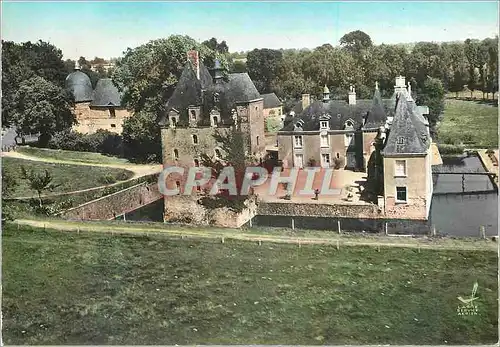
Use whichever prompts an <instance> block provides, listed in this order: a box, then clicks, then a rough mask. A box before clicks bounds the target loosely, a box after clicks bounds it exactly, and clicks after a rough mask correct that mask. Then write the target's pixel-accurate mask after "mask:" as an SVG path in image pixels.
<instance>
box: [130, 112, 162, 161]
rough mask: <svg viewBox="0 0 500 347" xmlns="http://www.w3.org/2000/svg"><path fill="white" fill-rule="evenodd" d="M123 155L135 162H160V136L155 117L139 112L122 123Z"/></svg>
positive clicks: (148, 113) (151, 114)
mask: <svg viewBox="0 0 500 347" xmlns="http://www.w3.org/2000/svg"><path fill="white" fill-rule="evenodd" d="M122 136H123V143H124V147H125V148H124V155H125V157H127V158H130V159H132V160H134V161H137V162H152V161H154V162H161V161H162V157H161V136H160V130H159V128H158V123H157V122H156V115H155V114H153V113H150V112H146V111H139V112H137V113H135V114H134V115H133V116H132V117H129V118H126V119H125V121H124V122H123V132H122Z"/></svg>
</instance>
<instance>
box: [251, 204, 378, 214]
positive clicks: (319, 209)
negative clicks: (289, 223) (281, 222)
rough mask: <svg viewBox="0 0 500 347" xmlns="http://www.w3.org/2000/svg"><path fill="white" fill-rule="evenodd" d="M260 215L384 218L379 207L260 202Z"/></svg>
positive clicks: (258, 211) (258, 212) (258, 210)
mask: <svg viewBox="0 0 500 347" xmlns="http://www.w3.org/2000/svg"><path fill="white" fill-rule="evenodd" d="M257 214H258V215H263V216H292V217H294V216H300V217H342V218H383V217H384V216H383V213H382V210H381V209H379V207H378V206H377V205H356V204H335V205H329V204H311V203H293V202H282V203H281V202H263V201H261V202H259V205H258V209H257Z"/></svg>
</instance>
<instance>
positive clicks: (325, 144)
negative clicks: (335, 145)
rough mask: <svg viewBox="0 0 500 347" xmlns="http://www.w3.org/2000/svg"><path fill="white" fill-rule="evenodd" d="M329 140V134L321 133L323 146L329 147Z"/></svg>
mask: <svg viewBox="0 0 500 347" xmlns="http://www.w3.org/2000/svg"><path fill="white" fill-rule="evenodd" d="M328 140H329V139H328V135H320V142H321V147H328V146H329V141H328Z"/></svg>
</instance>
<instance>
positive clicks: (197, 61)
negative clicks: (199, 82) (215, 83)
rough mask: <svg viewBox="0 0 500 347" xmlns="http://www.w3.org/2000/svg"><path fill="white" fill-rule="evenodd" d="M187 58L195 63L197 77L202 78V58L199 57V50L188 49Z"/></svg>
mask: <svg viewBox="0 0 500 347" xmlns="http://www.w3.org/2000/svg"><path fill="white" fill-rule="evenodd" d="M187 58H188V60H189V61H190V62H191V64H192V65H193V69H194V72H195V73H196V78H197V79H200V59H199V57H198V51H194V50H192V51H188V52H187Z"/></svg>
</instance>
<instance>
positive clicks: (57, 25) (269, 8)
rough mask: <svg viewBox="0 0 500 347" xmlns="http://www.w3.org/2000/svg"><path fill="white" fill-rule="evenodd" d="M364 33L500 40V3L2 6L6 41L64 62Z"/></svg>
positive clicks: (393, 39)
mask: <svg viewBox="0 0 500 347" xmlns="http://www.w3.org/2000/svg"><path fill="white" fill-rule="evenodd" d="M353 30H362V31H364V32H366V33H367V34H368V35H370V37H371V38H372V40H373V42H374V43H375V44H381V43H388V44H391V43H405V42H418V41H435V42H443V41H456V40H460V41H463V40H465V39H467V38H477V39H484V38H486V37H493V36H494V35H496V34H498V2H497V1H455V2H451V1H447V2H445V1H428V2H416V1H386V2H377V1H371V2H361V1H355V2H353V1H350V2H347V1H345V2H285V1H279V2H249V1H247V2H208V1H206V2H139V1H137V2H105V1H95V2H91V1H86V2H60V1H57V2H56V1H53V2H21V1H12V0H11V1H5V0H4V1H2V39H3V40H10V41H15V42H24V41H37V40H39V39H41V40H43V41H48V42H50V43H52V44H54V45H55V46H57V47H58V48H60V49H61V50H62V51H63V54H64V58H65V59H77V58H79V57H80V56H84V57H86V58H88V59H91V58H94V57H96V56H97V57H102V58H105V59H108V58H112V57H119V56H121V55H122V53H123V52H124V51H125V50H126V49H127V48H128V47H130V48H134V47H137V46H139V45H141V44H144V43H146V42H148V41H150V40H154V39H158V38H166V37H168V36H169V35H172V34H182V35H189V36H191V37H192V38H194V39H196V40H198V41H200V42H201V41H204V40H206V39H210V38H211V37H216V38H217V39H218V40H219V41H221V40H226V42H227V45H228V46H229V50H230V52H236V51H247V50H252V49H254V48H274V49H279V48H314V47H317V46H320V45H322V44H325V43H330V44H332V45H334V46H336V45H338V43H339V40H340V38H341V37H342V36H343V35H344V34H346V33H348V32H350V31H353Z"/></svg>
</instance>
